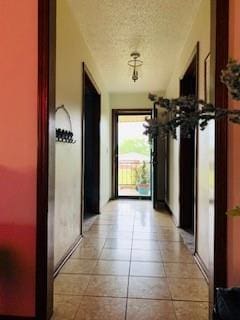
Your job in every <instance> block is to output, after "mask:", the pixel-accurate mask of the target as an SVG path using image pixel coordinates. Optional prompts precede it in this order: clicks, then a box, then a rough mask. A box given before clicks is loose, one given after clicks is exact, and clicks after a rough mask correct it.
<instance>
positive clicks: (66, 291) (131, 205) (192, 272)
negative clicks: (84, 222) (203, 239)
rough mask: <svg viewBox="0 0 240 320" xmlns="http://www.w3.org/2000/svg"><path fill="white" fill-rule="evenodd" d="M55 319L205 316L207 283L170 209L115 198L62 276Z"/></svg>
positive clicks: (196, 319) (201, 319)
mask: <svg viewBox="0 0 240 320" xmlns="http://www.w3.org/2000/svg"><path fill="white" fill-rule="evenodd" d="M90 225H91V226H90ZM53 319H54V320H60V319H61V320H65V319H66V320H70V319H71V320H125V319H126V320H135V319H136V320H158V319H162V320H207V319H208V287H207V284H206V282H205V280H204V278H203V276H202V274H201V272H200V270H199V269H198V267H197V265H196V264H195V262H194V259H193V257H192V255H191V253H190V252H189V251H188V249H187V248H186V247H185V245H184V243H183V242H182V239H181V236H180V233H179V231H178V229H177V228H176V227H175V226H174V224H173V222H172V219H171V217H170V216H169V215H168V214H167V213H166V212H162V213H159V212H156V211H154V210H153V209H152V204H151V202H150V201H136V200H118V201H112V202H110V203H109V204H108V205H107V206H106V207H105V208H104V209H103V210H102V214H101V215H100V216H97V217H96V219H93V220H92V222H91V224H89V226H88V231H87V232H85V235H84V238H83V240H82V241H81V244H80V246H79V247H78V248H77V250H76V251H75V252H74V254H73V255H72V257H71V258H70V259H69V261H68V262H67V263H66V264H65V266H64V267H63V268H62V270H61V272H60V274H59V275H58V276H57V278H56V280H55V299H54V316H53Z"/></svg>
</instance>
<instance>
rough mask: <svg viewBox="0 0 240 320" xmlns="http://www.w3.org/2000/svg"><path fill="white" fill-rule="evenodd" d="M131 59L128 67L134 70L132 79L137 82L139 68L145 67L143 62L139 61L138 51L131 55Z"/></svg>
mask: <svg viewBox="0 0 240 320" xmlns="http://www.w3.org/2000/svg"><path fill="white" fill-rule="evenodd" d="M131 58H132V59H131V60H129V61H128V65H129V66H130V67H131V68H133V74H132V79H133V81H134V82H136V81H137V80H138V74H139V68H140V67H141V66H142V65H143V61H141V60H139V58H140V53H139V52H136V51H135V52H132V53H131Z"/></svg>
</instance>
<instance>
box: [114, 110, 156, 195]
mask: <svg viewBox="0 0 240 320" xmlns="http://www.w3.org/2000/svg"><path fill="white" fill-rule="evenodd" d="M122 115H123V116H124V115H146V116H147V115H150V116H152V109H149V108H146V109H144V108H139V109H112V149H111V150H112V196H111V199H145V200H149V199H151V196H150V197H141V196H119V195H118V165H117V164H116V160H115V159H116V154H118V144H117V137H118V121H117V120H118V116H122ZM150 157H151V155H150Z"/></svg>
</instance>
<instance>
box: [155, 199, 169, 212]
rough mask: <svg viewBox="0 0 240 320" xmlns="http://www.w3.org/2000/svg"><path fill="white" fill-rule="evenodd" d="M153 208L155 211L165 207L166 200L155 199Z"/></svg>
mask: <svg viewBox="0 0 240 320" xmlns="http://www.w3.org/2000/svg"><path fill="white" fill-rule="evenodd" d="M154 209H155V210H157V211H160V210H164V209H167V207H166V202H165V201H160V200H157V201H156V203H155V206H154Z"/></svg>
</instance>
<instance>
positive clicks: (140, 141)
mask: <svg viewBox="0 0 240 320" xmlns="http://www.w3.org/2000/svg"><path fill="white" fill-rule="evenodd" d="M130 152H134V153H139V154H142V155H145V156H149V145H148V143H147V142H146V140H145V139H144V138H134V139H125V140H124V141H123V142H122V143H121V144H120V146H119V154H126V153H130Z"/></svg>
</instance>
